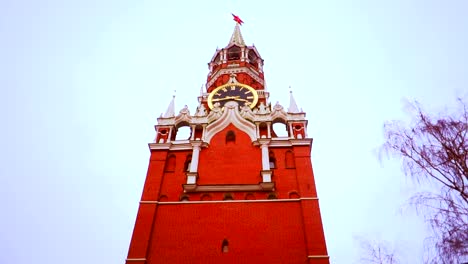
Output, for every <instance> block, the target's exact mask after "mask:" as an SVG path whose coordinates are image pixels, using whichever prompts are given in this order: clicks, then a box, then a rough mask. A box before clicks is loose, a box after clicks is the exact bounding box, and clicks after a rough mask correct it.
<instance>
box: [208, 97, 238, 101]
mask: <svg viewBox="0 0 468 264" xmlns="http://www.w3.org/2000/svg"><path fill="white" fill-rule="evenodd" d="M239 97H240V96H226V97H224V98H219V99H212V100H211V101H213V102H219V101H225V100H239V99H240V98H239Z"/></svg>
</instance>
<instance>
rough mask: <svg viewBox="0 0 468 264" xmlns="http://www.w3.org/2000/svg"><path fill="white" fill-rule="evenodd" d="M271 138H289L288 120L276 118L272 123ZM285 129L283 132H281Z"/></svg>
mask: <svg viewBox="0 0 468 264" xmlns="http://www.w3.org/2000/svg"><path fill="white" fill-rule="evenodd" d="M271 128H272V129H271V130H272V131H271V134H272V135H271V137H274V138H275V137H287V136H289V130H288V123H287V122H286V119H283V118H276V119H274V120H273V122H272V123H271ZM281 129H283V130H281Z"/></svg>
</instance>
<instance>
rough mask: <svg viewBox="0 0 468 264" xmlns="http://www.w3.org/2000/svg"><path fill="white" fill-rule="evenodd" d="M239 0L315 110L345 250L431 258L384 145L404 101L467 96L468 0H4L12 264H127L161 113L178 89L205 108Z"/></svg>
mask: <svg viewBox="0 0 468 264" xmlns="http://www.w3.org/2000/svg"><path fill="white" fill-rule="evenodd" d="M231 12H234V13H236V14H238V15H239V16H240V17H241V18H242V19H243V20H244V21H245V24H244V25H243V26H242V33H243V36H244V39H245V41H246V43H247V44H249V45H250V44H252V43H254V44H255V46H256V47H257V49H258V50H259V52H260V54H261V55H262V57H263V59H264V60H265V68H264V70H265V78H266V82H267V86H268V90H269V91H270V92H271V98H270V101H271V102H273V103H275V102H276V101H280V103H282V104H283V105H284V106H286V107H287V105H288V102H289V100H288V86H292V89H293V91H294V95H295V97H296V100H297V103H298V105H299V107H302V108H303V109H304V111H306V113H307V118H308V119H309V126H308V132H309V136H311V137H313V138H314V145H313V150H312V162H313V166H314V170H315V176H316V179H315V180H316V183H317V188H318V194H319V199H320V206H321V212H322V219H323V223H324V229H325V236H326V240H327V246H328V250H329V255H330V257H331V262H332V263H345V264H346V263H358V261H359V256H360V255H359V254H360V247H359V243H358V241H356V239H355V237H366V238H368V239H370V240H385V241H388V242H389V244H390V245H393V246H395V247H396V249H397V251H398V254H400V256H401V257H402V259H404V261H403V263H420V262H421V260H422V250H423V240H424V238H425V237H426V236H427V232H426V231H427V230H426V227H425V226H424V223H423V222H422V220H421V218H420V217H418V216H416V215H415V214H414V213H412V212H413V211H412V210H411V209H406V206H404V204H405V201H406V200H407V199H408V198H409V197H410V196H411V194H412V193H414V192H415V190H416V188H415V187H414V185H413V184H412V182H411V181H409V180H408V179H407V178H405V176H404V175H403V173H402V172H401V170H400V165H399V162H398V160H391V161H384V162H383V163H380V162H379V160H378V158H377V155H376V152H377V151H376V150H377V149H378V147H379V145H380V144H382V142H383V133H382V126H383V123H384V122H385V121H386V120H394V119H407V118H406V115H405V112H404V109H403V106H404V103H403V102H404V100H413V99H417V100H419V101H420V102H421V103H422V104H423V105H424V106H425V107H426V108H427V109H428V110H429V111H431V112H434V113H437V112H440V111H442V110H444V109H445V108H446V107H450V106H451V105H453V104H454V103H455V98H456V97H457V96H464V95H466V94H467V92H466V91H467V90H468V88H467V85H468V74H467V69H468V49H467V47H468V40H467V36H468V16H467V15H466V14H467V12H468V2H466V1H463V0H460V1H450V0H449V1H438V0H432V1H428V0H425V1H423V0H420V1H417V0H414V1H411V0H392V1H375V0H368V1H364V0H363V1H356V0H355V1H305V0H304V1H247V0H245V1H234V0H230V1H227V0H225V1H221V0H218V1H214V0H213V1H153V0H151V1H150V0H148V1H117V0H101V1H100V0H80V1H66V0H49V1H32V0H31V1H26V0H14V1H13V0H11V1H8V0H7V1H5V0H3V1H1V2H0V38H1V41H0V89H1V96H0V120H1V122H2V129H1V130H0V146H1V150H0V151H1V152H0V162H1V164H0V177H1V182H2V184H1V185H0V188H1V189H0V205H1V211H2V217H1V218H0V243H1V247H0V263H5V264H6V263H9V264H10V263H11V264H16V263H18V264H30V263H39V264H42V263H44V264H45V263H47V264H53V263H57V264H58V263H70V264H75V263H76V264H78V263H79V264H82V263H124V260H125V258H126V255H127V250H128V246H129V242H130V237H131V234H132V230H133V226H134V221H135V217H136V213H137V208H138V202H139V200H140V195H141V191H142V187H143V183H144V179H145V174H146V169H147V165H148V158H149V151H148V147H147V143H148V142H151V141H152V140H153V138H154V128H153V125H154V124H155V123H156V118H157V117H158V116H159V115H160V114H161V113H162V112H164V111H165V109H166V107H167V105H168V103H169V101H170V99H171V97H172V95H173V90H177V97H176V108H177V111H178V110H180V109H181V108H182V107H183V106H184V105H185V104H187V105H188V106H189V107H190V110H191V111H192V113H193V112H194V111H195V107H196V105H197V100H196V97H197V96H198V94H199V90H200V87H201V85H202V84H204V83H205V81H206V75H207V73H208V69H207V62H209V60H210V59H211V57H212V56H213V54H214V52H215V49H216V47H224V46H225V45H226V44H227V43H228V41H229V38H230V36H231V33H232V30H233V28H234V22H233V21H232V18H231V15H230V13H231ZM279 217H281V216H279ZM285 246H287V245H285Z"/></svg>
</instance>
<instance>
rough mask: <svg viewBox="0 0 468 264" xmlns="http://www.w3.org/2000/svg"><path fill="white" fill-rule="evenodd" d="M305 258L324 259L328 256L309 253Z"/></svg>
mask: <svg viewBox="0 0 468 264" xmlns="http://www.w3.org/2000/svg"><path fill="white" fill-rule="evenodd" d="M307 258H310V259H324V258H330V256H328V255H309V256H307Z"/></svg>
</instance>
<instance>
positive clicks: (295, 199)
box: [140, 197, 318, 205]
mask: <svg viewBox="0 0 468 264" xmlns="http://www.w3.org/2000/svg"><path fill="white" fill-rule="evenodd" d="M304 200H309V201H311V200H312V201H315V200H316V201H318V197H304V198H294V199H266V200H265V199H263V200H222V201H221V200H219V201H177V202H159V201H140V204H159V205H174V204H208V203H278V202H300V201H304Z"/></svg>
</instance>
